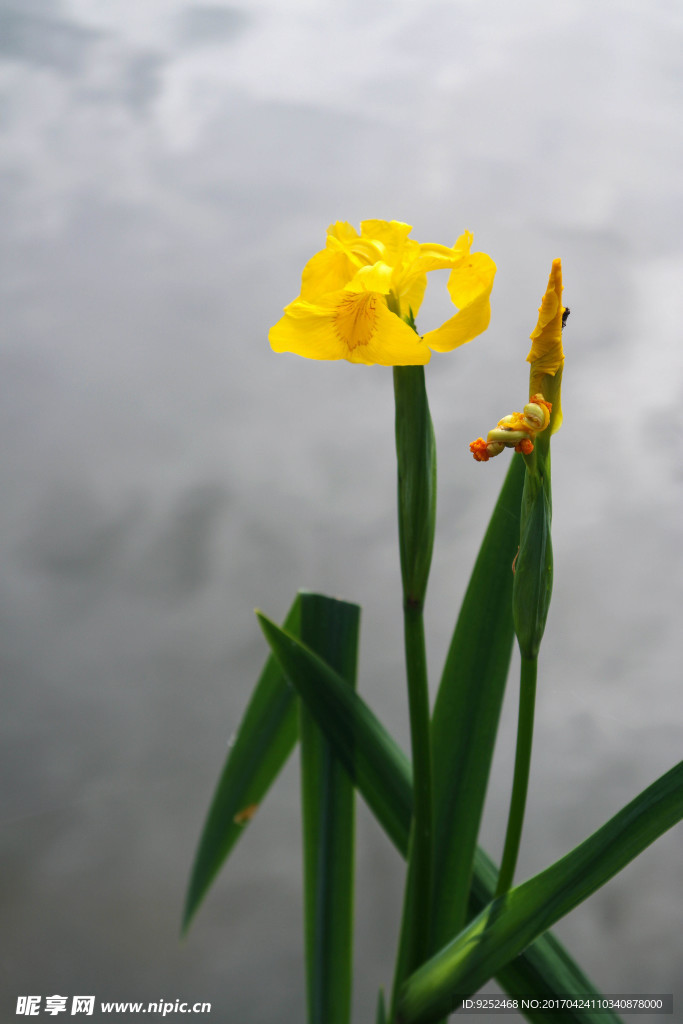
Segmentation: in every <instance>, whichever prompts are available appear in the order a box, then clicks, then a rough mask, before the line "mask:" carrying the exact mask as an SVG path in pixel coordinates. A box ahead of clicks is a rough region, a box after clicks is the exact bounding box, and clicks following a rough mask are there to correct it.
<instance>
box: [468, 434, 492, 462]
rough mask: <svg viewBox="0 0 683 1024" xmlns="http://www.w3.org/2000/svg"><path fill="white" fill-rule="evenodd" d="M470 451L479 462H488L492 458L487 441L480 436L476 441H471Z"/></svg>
mask: <svg viewBox="0 0 683 1024" xmlns="http://www.w3.org/2000/svg"><path fill="white" fill-rule="evenodd" d="M470 451H471V452H472V455H473V456H474V458H475V459H476V461H477V462H488V461H489V459H490V458H491V456H490V455H489V453H488V448H487V447H486V441H485V440H484V438H483V437H478V438H477V440H476V441H472V442H471V444H470Z"/></svg>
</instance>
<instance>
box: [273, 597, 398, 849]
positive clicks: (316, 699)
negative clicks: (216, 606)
mask: <svg viewBox="0 0 683 1024" xmlns="http://www.w3.org/2000/svg"><path fill="white" fill-rule="evenodd" d="M256 614H257V615H258V619H259V624H260V626H261V629H262V630H263V633H264V635H265V638H266V640H267V642H268V644H269V646H270V648H271V650H272V651H273V654H274V655H275V657H276V658H277V659H278V661H279V662H280V664H281V665H282V669H283V671H284V672H285V674H286V676H287V678H288V679H289V680H290V682H291V683H292V686H294V688H295V689H296V691H297V693H298V694H299V696H300V697H301V698H302V700H303V701H304V702H305V703H306V706H307V708H308V709H309V711H310V712H311V714H312V715H313V716H314V717H315V720H316V721H317V723H318V725H319V726H320V728H321V729H323V731H324V732H325V735H326V736H327V738H328V739H329V740H330V742H331V743H332V744H333V745H334V748H335V750H336V752H337V756H338V757H339V760H340V761H341V762H342V764H343V765H344V767H345V769H346V771H347V772H348V773H349V775H350V776H351V778H352V779H353V781H354V782H355V783H356V785H357V786H358V788H359V790H360V791H361V793H362V794H363V797H364V799H365V801H366V802H367V804H368V806H369V807H370V809H371V810H372V811H373V813H374V814H375V817H376V818H377V820H378V821H379V822H380V823H381V824H382V826H383V828H384V829H385V831H386V832H387V834H388V835H389V838H390V839H391V840H392V841H393V842H394V843H395V844H396V846H397V847H398V849H399V850H400V851H401V852H402V854H403V856H404V857H405V855H406V852H407V849H408V831H409V829H410V820H411V817H412V813H413V787H412V778H411V774H410V765H409V762H408V759H407V758H406V756H405V754H404V753H403V751H402V750H401V748H400V747H399V746H398V744H397V743H396V741H395V740H394V739H393V738H392V737H391V736H390V735H389V733H388V732H387V731H386V730H385V729H384V727H383V726H382V725H381V724H380V723H379V721H378V720H377V718H376V717H375V715H374V714H373V713H372V711H370V709H369V708H368V706H367V705H366V704H365V702H364V701H363V700H362V699H361V698H360V697H359V696H358V694H357V693H355V692H354V691H353V690H351V689H350V688H349V686H348V685H347V684H346V682H345V681H344V680H343V679H342V678H341V677H340V676H339V675H338V674H337V673H336V672H335V671H334V670H333V669H331V668H330V666H329V665H327V664H326V663H325V662H324V661H323V660H322V658H319V657H318V656H317V655H316V654H315V653H314V652H313V651H311V650H310V649H309V648H308V647H306V646H305V645H304V644H302V643H301V642H300V641H299V640H297V638H296V637H295V636H293V635H292V634H291V633H289V632H287V631H285V630H282V629H280V628H279V626H276V625H275V623H274V622H271V621H270V619H268V618H266V616H265V615H263V614H261V613H260V612H257V613H256Z"/></svg>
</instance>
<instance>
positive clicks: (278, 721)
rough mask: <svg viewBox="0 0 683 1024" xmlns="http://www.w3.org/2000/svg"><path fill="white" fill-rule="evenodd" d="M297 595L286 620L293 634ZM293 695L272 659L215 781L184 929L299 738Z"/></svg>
mask: <svg viewBox="0 0 683 1024" xmlns="http://www.w3.org/2000/svg"><path fill="white" fill-rule="evenodd" d="M300 618H301V606H300V595H297V597H296V598H295V599H294V602H293V604H292V606H291V608H290V610H289V613H288V615H287V618H286V619H285V628H286V629H287V630H288V631H289V632H291V633H294V634H298V632H299V628H300ZM298 728H299V727H298V714H297V707H296V697H295V694H294V692H293V691H292V689H291V687H290V686H289V685H288V684H287V681H286V679H285V677H284V675H283V673H282V669H281V668H280V665H279V663H278V662H277V661H276V659H275V658H274V657H273V656H272V655H271V657H269V658H268V661H267V662H266V665H265V667H264V669H263V672H262V673H261V676H260V677H259V680H258V682H257V684H256V688H255V689H254V692H253V694H252V697H251V700H250V701H249V704H248V706H247V709H246V711H245V713H244V716H243V718H242V721H241V723H240V726H239V729H238V731H237V734H236V736H235V739H234V742H233V743H232V746H231V747H230V750H229V752H228V757H227V760H226V762H225V765H224V767H223V771H222V772H221V775H220V778H219V780H218V785H217V786H216V790H215V793H214V796H213V799H212V801H211V805H210V807H209V811H208V814H207V817H206V822H205V824H204V828H203V830H202V834H201V837H200V840H199V846H198V847H197V853H196V854H195V860H194V865H193V867H192V873H191V875H190V883H189V886H188V891H187V896H186V899H185V909H184V913H183V924H182V927H183V931H187V929H188V928H189V926H190V922H191V921H192V918H193V917H194V915H195V913H196V912H197V909H198V908H199V905H200V903H201V902H202V900H203V899H204V897H205V895H206V893H207V892H208V890H209V888H210V887H211V884H212V882H213V880H214V879H215V877H216V875H217V874H218V872H219V871H220V868H221V866H222V865H223V863H224V862H225V860H226V859H227V857H228V856H229V855H230V852H231V851H232V849H233V847H234V846H235V844H236V842H237V840H238V839H239V838H240V836H241V835H242V833H243V831H244V829H245V827H246V825H248V823H249V821H250V820H251V818H252V817H253V815H254V812H255V811H256V808H257V807H258V806H259V804H260V803H261V802H262V800H263V798H264V796H265V794H266V793H267V792H268V790H269V789H270V786H271V785H272V783H273V782H274V780H275V779H276V778H277V776H278V774H279V773H280V771H281V769H282V767H283V765H284V763H285V762H286V760H287V758H288V757H289V755H290V754H291V752H292V750H293V749H294V745H295V744H296V741H297V737H298Z"/></svg>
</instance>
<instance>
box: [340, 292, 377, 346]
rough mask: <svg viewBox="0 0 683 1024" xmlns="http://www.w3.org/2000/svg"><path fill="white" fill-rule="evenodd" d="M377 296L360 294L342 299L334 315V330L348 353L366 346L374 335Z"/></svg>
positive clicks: (368, 293) (366, 293) (370, 293)
mask: <svg viewBox="0 0 683 1024" xmlns="http://www.w3.org/2000/svg"><path fill="white" fill-rule="evenodd" d="M378 297H379V296H378V295H377V293H376V292H360V293H356V294H352V295H349V296H348V297H347V298H345V299H343V301H342V302H340V304H339V306H338V307H337V309H336V311H335V314H334V328H335V331H336V332H337V336H338V337H339V338H341V340H342V341H343V342H344V344H345V345H347V346H348V348H349V349H350V351H353V350H354V348H356V347H357V346H358V345H367V344H368V342H369V341H370V339H371V338H372V336H373V334H374V333H375V327H376V319H377V314H376V313H375V308H376V306H377V299H378Z"/></svg>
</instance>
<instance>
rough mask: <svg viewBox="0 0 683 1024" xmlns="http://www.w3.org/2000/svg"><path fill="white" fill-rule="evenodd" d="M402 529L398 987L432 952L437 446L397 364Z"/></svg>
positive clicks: (412, 371)
mask: <svg viewBox="0 0 683 1024" xmlns="http://www.w3.org/2000/svg"><path fill="white" fill-rule="evenodd" d="M394 396H395V402H396V456H397V464H398V532H399V550H400V557H401V578H402V589H403V626H404V646H405V662H406V678H407V684H408V704H409V711H410V736H411V748H412V755H413V785H414V801H415V802H414V814H413V831H412V841H411V853H410V857H409V867H408V875H407V883H406V897H405V908H404V916H403V926H402V934H401V942H400V951H399V957H398V963H397V976H396V979H395V989H396V988H397V987H398V985H399V984H400V982H401V981H402V979H403V977H405V976H407V975H408V974H410V973H412V971H414V970H415V969H416V968H417V967H419V966H420V964H421V963H423V962H424V960H426V958H427V956H428V953H429V937H430V907H431V897H432V873H433V838H434V823H433V797H432V793H433V788H432V757H431V741H430V716H429V690H428V680H427V656H426V649H425V638H424V619H423V609H424V599H425V593H426V589H427V580H428V578H429V569H430V565H431V559H432V550H433V546H434V529H435V520H436V448H435V443H434V430H433V427H432V420H431V416H430V413H429V405H428V402H427V392H426V389H425V378H424V369H423V367H421V366H405V367H398V366H397V367H394Z"/></svg>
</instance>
